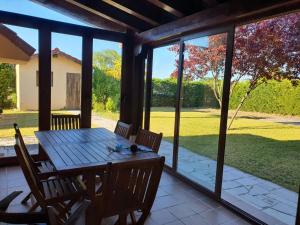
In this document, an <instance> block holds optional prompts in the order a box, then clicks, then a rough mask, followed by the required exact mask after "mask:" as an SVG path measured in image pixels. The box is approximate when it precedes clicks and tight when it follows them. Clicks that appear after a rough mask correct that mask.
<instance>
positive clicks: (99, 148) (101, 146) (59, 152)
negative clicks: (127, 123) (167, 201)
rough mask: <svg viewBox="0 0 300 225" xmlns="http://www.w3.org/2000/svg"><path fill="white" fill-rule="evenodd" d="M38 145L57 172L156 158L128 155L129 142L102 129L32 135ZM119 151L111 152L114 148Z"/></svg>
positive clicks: (153, 156) (40, 132)
mask: <svg viewBox="0 0 300 225" xmlns="http://www.w3.org/2000/svg"><path fill="white" fill-rule="evenodd" d="M35 135H36V137H37V139H38V140H39V143H40V145H41V146H42V148H43V149H44V151H45V152H46V154H47V155H48V157H49V158H50V160H51V161H52V163H53V164H54V166H55V168H56V169H57V170H65V169H72V168H74V169H75V168H88V167H91V166H102V165H106V164H107V163H108V162H112V163H116V162H123V161H124V162H128V161H137V160H143V159H150V158H157V157H159V156H158V154H156V153H153V152H146V151H147V150H148V151H150V149H147V148H146V147H144V146H140V148H141V149H144V150H146V151H145V152H141V151H138V152H137V153H132V152H131V151H130V149H127V148H128V147H130V146H131V145H132V143H131V142H130V141H129V140H127V139H125V138H123V137H121V136H119V135H116V134H115V133H113V132H111V131H109V130H107V129H105V128H83V129H74V130H51V131H37V132H35ZM117 145H119V146H121V147H122V150H121V151H119V152H117V151H113V149H116V146H117Z"/></svg>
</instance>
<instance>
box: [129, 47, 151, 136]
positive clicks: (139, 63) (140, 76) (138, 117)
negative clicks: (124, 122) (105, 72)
mask: <svg viewBox="0 0 300 225" xmlns="http://www.w3.org/2000/svg"><path fill="white" fill-rule="evenodd" d="M146 55H147V50H146V46H143V47H142V49H141V52H140V53H139V54H138V55H137V56H135V59H134V60H135V61H134V73H133V79H132V89H131V90H132V92H133V95H132V111H131V123H132V125H133V133H134V134H135V133H136V132H137V130H138V128H139V127H142V123H143V107H144V85H145V60H146Z"/></svg>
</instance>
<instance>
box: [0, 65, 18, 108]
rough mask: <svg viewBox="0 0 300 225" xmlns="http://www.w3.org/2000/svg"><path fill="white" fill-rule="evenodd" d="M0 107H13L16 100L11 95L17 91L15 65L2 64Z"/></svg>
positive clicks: (0, 70)
mask: <svg viewBox="0 0 300 225" xmlns="http://www.w3.org/2000/svg"><path fill="white" fill-rule="evenodd" d="M0 80H1V82H0V108H12V107H14V102H13V100H14V99H12V98H11V95H12V94H13V93H15V91H16V88H15V84H16V76H15V66H14V65H11V64H6V63H2V64H0Z"/></svg>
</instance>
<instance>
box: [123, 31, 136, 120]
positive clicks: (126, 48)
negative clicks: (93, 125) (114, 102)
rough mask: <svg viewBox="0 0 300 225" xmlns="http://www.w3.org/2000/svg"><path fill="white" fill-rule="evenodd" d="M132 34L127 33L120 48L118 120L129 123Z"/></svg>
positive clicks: (132, 61)
mask: <svg viewBox="0 0 300 225" xmlns="http://www.w3.org/2000/svg"><path fill="white" fill-rule="evenodd" d="M133 68H134V36H133V34H132V33H131V32H130V33H128V34H127V36H126V39H125V42H124V43H123V49H122V71H121V102H120V120H121V121H123V122H125V123H131V108H132V94H133V90H132V87H131V84H132V77H133V71H134V69H133Z"/></svg>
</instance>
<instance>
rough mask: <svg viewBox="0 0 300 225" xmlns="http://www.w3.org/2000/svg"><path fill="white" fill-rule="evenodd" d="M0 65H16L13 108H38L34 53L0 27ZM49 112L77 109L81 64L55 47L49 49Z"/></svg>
mask: <svg viewBox="0 0 300 225" xmlns="http://www.w3.org/2000/svg"><path fill="white" fill-rule="evenodd" d="M0 45H1V51H0V63H11V64H16V92H17V108H18V109H20V110H37V109H38V86H39V79H38V77H39V76H38V65H39V64H38V54H34V55H33V53H34V52H35V49H34V48H33V47H32V46H30V45H29V44H28V43H26V42H25V41H24V40H22V39H21V38H20V37H18V35H17V34H16V33H15V32H13V31H12V30H10V29H9V28H7V27H6V26H4V25H2V24H0ZM51 53H52V66H51V67H52V68H51V69H52V77H51V79H52V82H51V109H52V110H58V109H79V108H80V87H81V85H80V84H81V61H80V60H79V59H76V58H74V57H72V56H70V55H68V54H66V53H64V52H62V51H60V50H59V49H58V48H55V49H54V50H52V52H51Z"/></svg>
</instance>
